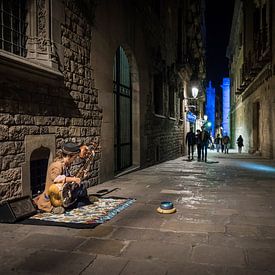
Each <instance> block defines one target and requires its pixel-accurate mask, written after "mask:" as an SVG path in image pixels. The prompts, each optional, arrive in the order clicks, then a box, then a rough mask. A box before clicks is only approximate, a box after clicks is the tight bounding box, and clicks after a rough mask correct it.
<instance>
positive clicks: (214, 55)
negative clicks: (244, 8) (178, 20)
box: [205, 0, 234, 89]
mask: <svg viewBox="0 0 275 275" xmlns="http://www.w3.org/2000/svg"><path fill="white" fill-rule="evenodd" d="M233 9H234V0H206V14H205V21H206V72H207V76H206V77H207V86H208V81H209V80H212V86H214V87H215V88H218V89H219V86H220V85H221V84H222V79H223V77H228V60H227V58H226V48H227V45H228V41H229V36H230V30H231V23H232V15H233Z"/></svg>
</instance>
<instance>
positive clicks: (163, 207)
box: [157, 201, 176, 214]
mask: <svg viewBox="0 0 275 275" xmlns="http://www.w3.org/2000/svg"><path fill="white" fill-rule="evenodd" d="M157 211H158V212H159V213H161V214H172V213H175V212H176V208H175V207H174V205H173V203H172V202H170V201H162V202H161V203H160V206H159V207H158V209H157Z"/></svg>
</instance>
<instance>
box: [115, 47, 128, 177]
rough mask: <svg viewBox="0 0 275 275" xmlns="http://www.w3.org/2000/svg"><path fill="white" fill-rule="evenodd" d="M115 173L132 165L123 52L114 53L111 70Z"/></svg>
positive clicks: (125, 64)
mask: <svg viewBox="0 0 275 275" xmlns="http://www.w3.org/2000/svg"><path fill="white" fill-rule="evenodd" d="M113 84H114V85H113V87H114V88H113V90H114V152H115V160H114V161H115V173H119V172H121V171H123V170H125V169H126V168H127V167H130V166H131V165H132V91H131V78H130V66H129V62H128V58H127V56H126V54H125V52H124V50H123V49H122V48H121V47H119V48H118V49H117V51H116V56H115V62H114V68H113Z"/></svg>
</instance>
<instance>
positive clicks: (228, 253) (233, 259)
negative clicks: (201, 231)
mask: <svg viewBox="0 0 275 275" xmlns="http://www.w3.org/2000/svg"><path fill="white" fill-rule="evenodd" d="M192 261H193V262H195V263H200V264H202V263H205V264H212V265H217V266H239V267H244V266H246V262H245V254H244V251H243V249H240V248H232V247H222V246H209V245H198V246H196V247H194V248H193V252H192Z"/></svg>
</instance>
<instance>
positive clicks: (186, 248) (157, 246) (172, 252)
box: [122, 241, 191, 262]
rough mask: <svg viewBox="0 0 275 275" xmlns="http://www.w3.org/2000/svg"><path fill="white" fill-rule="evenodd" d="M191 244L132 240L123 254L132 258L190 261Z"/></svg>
mask: <svg viewBox="0 0 275 275" xmlns="http://www.w3.org/2000/svg"><path fill="white" fill-rule="evenodd" d="M190 255H191V246H190V245H185V244H174V243H167V242H157V241H137V242H134V241H133V242H130V244H129V246H127V247H126V249H125V250H124V251H123V252H122V256H123V257H126V258H131V259H146V260H151V259H156V260H161V261H163V262H167V261H169V262H188V261H189V262H190Z"/></svg>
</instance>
